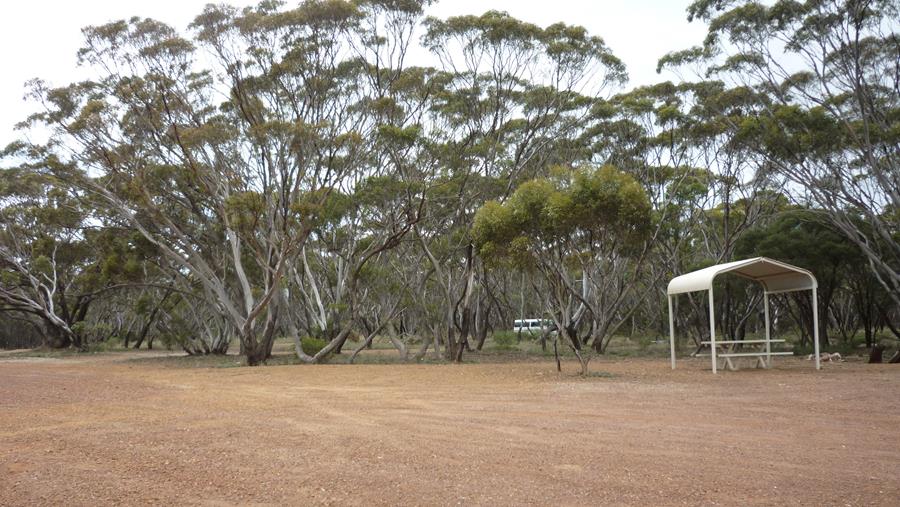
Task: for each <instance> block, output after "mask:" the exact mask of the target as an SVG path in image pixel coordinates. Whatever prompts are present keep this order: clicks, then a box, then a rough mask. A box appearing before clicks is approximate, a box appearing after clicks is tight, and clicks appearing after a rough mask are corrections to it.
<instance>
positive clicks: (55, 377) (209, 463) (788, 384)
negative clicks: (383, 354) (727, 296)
mask: <svg viewBox="0 0 900 507" xmlns="http://www.w3.org/2000/svg"><path fill="white" fill-rule="evenodd" d="M130 357H133V354H132V355H131V356H127V355H121V354H106V355H100V356H85V357H71V358H68V357H67V358H63V359H42V360H38V359H4V358H0V400H2V402H0V505H21V504H70V505H71V504H81V505H96V504H135V503H154V504H172V503H179V504H184V503H188V504H214V505H223V504H246V503H250V502H255V503H261V504H335V505H343V504H356V505H371V504H382V505H395V504H419V505H421V504H490V505H500V504H502V505H521V504H551V503H552V504H564V505H620V504H630V505H663V504H666V505H669V504H678V505H695V504H708V505H717V504H721V505H754V504H759V505H763V504H769V505H771V504H781V505H785V504H787V505H900V443H898V440H897V432H898V430H900V367H897V366H896V365H866V364H861V363H840V364H825V366H824V370H823V371H822V372H821V373H818V374H817V373H815V372H814V370H813V369H812V367H811V365H810V363H809V362H806V361H802V360H782V361H780V362H779V364H778V365H777V366H776V368H775V369H774V370H769V371H764V370H751V369H747V370H741V371H738V372H724V373H721V374H720V375H718V376H713V375H712V374H711V373H710V372H709V371H708V370H705V369H706V368H707V367H708V364H707V363H706V362H705V361H703V362H700V361H684V362H682V363H680V364H681V365H683V367H681V368H680V369H679V370H676V371H675V372H671V371H670V370H669V369H668V364H667V363H666V361H663V360H643V359H640V360H638V359H632V360H615V361H599V360H598V361H595V362H593V363H592V369H593V370H595V371H604V372H609V373H610V374H611V376H609V377H600V376H596V377H590V378H585V379H582V378H578V377H576V376H574V371H575V369H576V368H575V365H574V364H571V363H570V364H568V365H565V368H566V370H567V371H566V372H564V373H563V374H561V375H557V374H556V373H555V372H554V368H553V366H554V365H553V364H552V363H551V362H519V363H501V364H465V365H354V366H347V365H326V366H296V365H295V366H271V367H260V368H193V369H184V368H174V367H172V366H171V365H170V364H169V363H167V362H156V361H130V360H128V359H129V358H130Z"/></svg>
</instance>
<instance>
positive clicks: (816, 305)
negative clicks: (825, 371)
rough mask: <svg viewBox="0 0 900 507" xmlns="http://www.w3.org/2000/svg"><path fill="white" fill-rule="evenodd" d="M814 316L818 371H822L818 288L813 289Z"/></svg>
mask: <svg viewBox="0 0 900 507" xmlns="http://www.w3.org/2000/svg"><path fill="white" fill-rule="evenodd" d="M812 314H813V317H812V318H813V350H814V351H815V353H816V369H817V370H820V369H822V365H821V364H819V298H818V295H817V294H816V287H815V286H813V288H812Z"/></svg>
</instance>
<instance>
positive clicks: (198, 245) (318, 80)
mask: <svg viewBox="0 0 900 507" xmlns="http://www.w3.org/2000/svg"><path fill="white" fill-rule="evenodd" d="M360 17H361V14H360V10H359V8H358V7H357V5H355V4H352V3H349V2H342V1H332V2H323V1H307V2H304V3H302V4H301V5H300V6H298V7H297V8H294V9H289V10H284V9H282V7H281V5H280V4H279V3H277V2H263V3H261V4H259V5H258V6H256V7H253V8H246V9H243V10H240V11H239V10H238V9H236V8H233V7H230V6H224V5H220V6H213V5H209V6H207V7H206V9H205V10H204V11H203V12H202V13H201V14H200V15H199V16H198V17H197V18H196V19H195V20H194V22H193V23H192V24H191V30H192V32H191V33H192V38H187V37H185V36H182V35H181V34H179V33H178V32H176V31H175V30H174V29H172V28H171V27H169V26H167V25H165V24H162V23H160V22H157V21H154V20H149V19H138V18H132V19H130V20H127V21H119V22H114V23H110V24H107V25H103V26H96V27H88V28H86V29H85V30H84V34H85V40H86V43H85V47H84V48H83V49H82V50H81V51H80V52H79V58H80V61H81V62H82V63H84V64H86V65H88V66H89V68H90V69H91V71H92V72H93V73H94V75H95V79H93V80H91V81H86V82H81V83H75V84H72V85H69V86H65V87H61V88H51V87H49V86H48V85H46V84H45V83H42V82H39V81H38V82H34V83H33V86H32V90H33V91H32V97H33V98H35V99H36V100H37V101H39V102H40V103H41V104H42V105H43V106H44V107H45V111H44V112H43V113H41V114H38V115H35V116H34V117H32V119H31V121H32V123H33V124H38V125H45V126H47V127H49V128H50V129H51V132H52V135H51V141H50V143H48V144H47V145H46V146H40V147H34V148H33V155H34V156H36V157H42V158H44V159H45V160H46V161H47V162H48V164H50V165H51V167H52V168H53V169H54V172H55V174H56V175H58V176H59V177H60V178H63V179H65V180H66V181H68V182H70V183H71V184H73V185H77V186H78V187H79V188H83V189H85V190H87V191H89V192H91V193H92V194H93V195H95V196H97V197H98V198H100V199H101V200H102V201H103V202H104V204H105V205H106V206H108V207H110V208H111V209H113V210H115V211H116V212H117V213H118V215H119V216H120V217H121V218H123V219H125V220H127V221H128V223H129V225H130V226H131V227H134V228H135V229H136V230H138V231H139V232H140V233H141V234H142V235H143V236H144V237H145V238H146V239H147V240H148V241H149V242H150V243H152V244H153V245H154V246H155V247H156V248H158V249H159V251H160V252H161V253H162V254H163V255H165V256H167V257H168V258H169V259H170V260H171V261H172V262H174V263H176V264H177V265H178V267H179V269H180V270H181V271H182V272H183V273H184V274H185V275H187V276H189V277H190V278H191V280H192V283H196V284H197V285H199V286H200V287H201V288H202V293H203V296H204V299H205V301H206V304H208V305H209V306H210V307H212V308H215V309H217V311H218V312H220V313H221V314H223V315H225V316H226V317H227V319H228V320H229V322H230V324H231V325H232V326H233V328H234V329H235V330H236V333H237V335H238V337H239V338H240V340H241V348H242V351H243V353H244V354H245V355H246V357H247V361H248V363H249V364H259V363H261V362H263V361H264V360H265V359H266V357H268V355H269V353H270V351H271V346H272V340H273V339H274V335H275V332H276V329H277V321H278V307H277V305H273V304H272V302H273V299H274V298H275V296H276V293H277V292H279V291H280V290H281V289H282V286H283V281H284V277H285V274H286V272H287V271H288V267H289V266H290V265H291V264H293V263H294V261H295V260H296V258H297V256H298V255H299V253H300V252H301V250H302V248H303V246H304V244H305V243H306V240H307V238H308V235H309V233H310V230H311V227H312V225H313V223H314V220H312V219H311V218H310V217H309V216H308V213H309V210H311V209H315V208H316V207H318V206H320V205H321V203H322V202H323V201H324V199H326V198H327V195H328V193H329V192H330V189H332V188H335V187H337V186H338V185H339V183H340V182H341V181H342V179H343V178H344V177H346V176H347V175H348V174H350V173H353V172H355V171H360V170H363V165H364V161H365V160H366V158H367V157H368V156H369V152H370V143H369V142H368V140H369V139H370V138H371V134H372V133H373V132H374V128H375V124H374V122H373V121H372V120H371V116H370V115H369V114H368V112H367V110H366V108H361V107H358V106H359V104H360V102H361V100H362V98H363V96H364V94H365V89H366V87H365V86H364V85H365V83H366V79H367V78H366V71H367V66H366V65H365V63H364V62H362V61H360V59H359V58H356V56H355V53H354V51H353V44H352V43H351V39H352V38H353V37H354V36H355V35H354V33H355V32H354V30H355V29H356V27H357V26H358V23H359V20H360ZM201 50H202V52H201Z"/></svg>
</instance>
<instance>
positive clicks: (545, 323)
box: [513, 319, 556, 334]
mask: <svg viewBox="0 0 900 507" xmlns="http://www.w3.org/2000/svg"><path fill="white" fill-rule="evenodd" d="M555 330H556V325H555V324H553V321H552V320H549V319H516V320H514V321H513V332H514V333H530V334H539V333H541V332H543V331H555Z"/></svg>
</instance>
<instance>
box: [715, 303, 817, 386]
mask: <svg viewBox="0 0 900 507" xmlns="http://www.w3.org/2000/svg"><path fill="white" fill-rule="evenodd" d="M709 355H710V357H712V371H713V373H717V372H716V363H717V362H718V358H716V305H715V302H714V301H713V289H712V286H710V287H709ZM817 357H818V356H817Z"/></svg>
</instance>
